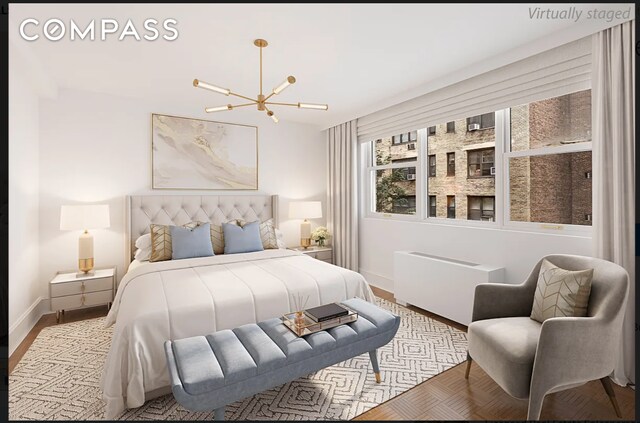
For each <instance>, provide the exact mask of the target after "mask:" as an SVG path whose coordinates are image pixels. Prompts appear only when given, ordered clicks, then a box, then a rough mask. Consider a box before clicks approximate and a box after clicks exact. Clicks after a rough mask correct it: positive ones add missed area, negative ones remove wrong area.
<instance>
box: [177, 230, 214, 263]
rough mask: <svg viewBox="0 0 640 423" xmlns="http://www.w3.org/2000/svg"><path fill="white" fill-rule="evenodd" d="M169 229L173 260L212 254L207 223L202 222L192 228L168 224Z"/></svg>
mask: <svg viewBox="0 0 640 423" xmlns="http://www.w3.org/2000/svg"><path fill="white" fill-rule="evenodd" d="M169 229H170V231H171V257H172V259H173V260H180V259H186V258H195V257H209V256H212V255H213V247H212V244H211V228H210V225H209V224H208V223H202V224H200V225H198V226H197V227H195V228H193V229H190V228H181V227H179V226H170V227H169Z"/></svg>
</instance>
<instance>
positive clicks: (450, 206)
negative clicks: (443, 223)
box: [447, 195, 456, 219]
mask: <svg viewBox="0 0 640 423" xmlns="http://www.w3.org/2000/svg"><path fill="white" fill-rule="evenodd" d="M455 218H456V197H455V196H453V195H447V219H455Z"/></svg>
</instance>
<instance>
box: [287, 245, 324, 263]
mask: <svg viewBox="0 0 640 423" xmlns="http://www.w3.org/2000/svg"><path fill="white" fill-rule="evenodd" d="M294 250H296V251H299V252H301V253H302V254H306V255H308V256H311V257H313V258H314V259H318V260H322V261H326V262H327V263H331V264H333V248H332V247H309V248H307V249H306V250H305V249H304V248H302V247H297V248H294Z"/></svg>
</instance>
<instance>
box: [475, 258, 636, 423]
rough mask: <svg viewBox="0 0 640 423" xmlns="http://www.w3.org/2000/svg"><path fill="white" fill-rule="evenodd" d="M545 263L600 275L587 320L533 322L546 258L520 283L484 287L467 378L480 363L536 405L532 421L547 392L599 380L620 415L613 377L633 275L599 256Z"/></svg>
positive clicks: (515, 393) (594, 283)
mask: <svg viewBox="0 0 640 423" xmlns="http://www.w3.org/2000/svg"><path fill="white" fill-rule="evenodd" d="M545 258H546V259H547V260H549V261H550V262H551V263H553V264H555V265H556V266H558V267H561V268H564V269H568V270H584V269H594V272H593V279H592V285H591V294H590V296H589V306H588V310H587V316H586V317H554V318H551V319H547V320H545V321H544V323H539V322H537V321H535V320H532V319H530V317H529V316H530V315H531V308H532V306H533V298H534V294H535V290H536V286H537V282H538V272H539V270H540V265H541V264H542V260H540V261H539V262H538V263H537V264H536V266H535V267H534V269H533V270H532V271H531V274H530V275H529V277H528V278H527V279H526V281H525V282H524V283H522V284H520V285H505V284H482V285H478V286H477V287H476V290H475V298H474V305H473V314H472V323H471V324H470V325H469V328H468V341H469V347H468V353H467V369H466V373H465V378H467V379H468V378H469V371H470V368H471V362H472V360H473V361H475V362H476V363H477V364H478V365H479V366H480V367H481V368H482V369H483V370H484V371H485V372H486V373H487V374H488V375H489V376H490V377H491V378H492V379H494V380H495V381H496V383H497V384H498V385H500V387H501V388H502V389H504V390H505V392H507V393H508V394H509V395H511V396H513V397H516V398H520V399H527V398H528V399H529V409H528V415H527V419H528V420H538V419H539V418H540V411H541V410H542V402H543V400H544V397H545V396H546V395H547V394H549V393H552V392H557V391H562V390H565V389H569V388H573V387H576V386H579V385H582V384H584V383H586V382H589V381H591V380H596V379H599V380H600V381H601V382H602V385H603V387H604V389H605V391H606V393H607V395H608V396H609V399H610V400H611V403H612V404H613V407H614V409H615V412H616V415H617V416H618V417H621V414H620V409H619V407H618V403H617V400H616V398H615V394H614V391H613V387H612V386H611V381H610V379H609V375H610V374H611V373H612V372H613V368H614V366H615V357H617V354H616V351H617V348H618V347H619V342H620V336H621V334H622V321H623V318H624V310H625V305H626V302H627V296H628V292H629V276H628V274H627V272H626V270H624V269H623V268H622V267H620V266H618V265H617V264H614V263H611V262H608V261H605V260H600V259H596V258H591V257H582V256H572V255H550V256H547V257H545Z"/></svg>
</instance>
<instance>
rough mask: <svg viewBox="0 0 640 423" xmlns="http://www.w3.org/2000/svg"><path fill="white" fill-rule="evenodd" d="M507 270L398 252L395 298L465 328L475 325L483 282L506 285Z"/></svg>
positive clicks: (395, 264) (395, 270)
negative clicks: (473, 318)
mask: <svg viewBox="0 0 640 423" xmlns="http://www.w3.org/2000/svg"><path fill="white" fill-rule="evenodd" d="M503 278H504V269H503V268H502V267H497V266H491V265H486V264H479V263H471V262H467V261H462V260H457V259H454V258H446V257H438V256H435V255H431V254H425V253H419V252H415V251H396V252H394V262H393V279H394V296H395V297H396V300H397V301H399V302H400V303H407V304H412V305H415V306H417V307H420V308H422V309H424V310H427V311H430V312H432V313H435V314H438V315H440V316H442V317H446V318H447V319H450V320H453V321H455V322H458V323H462V324H463V325H469V323H471V312H472V311H473V296H474V292H475V289H476V286H477V285H479V284H481V283H488V282H491V283H500V282H503Z"/></svg>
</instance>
